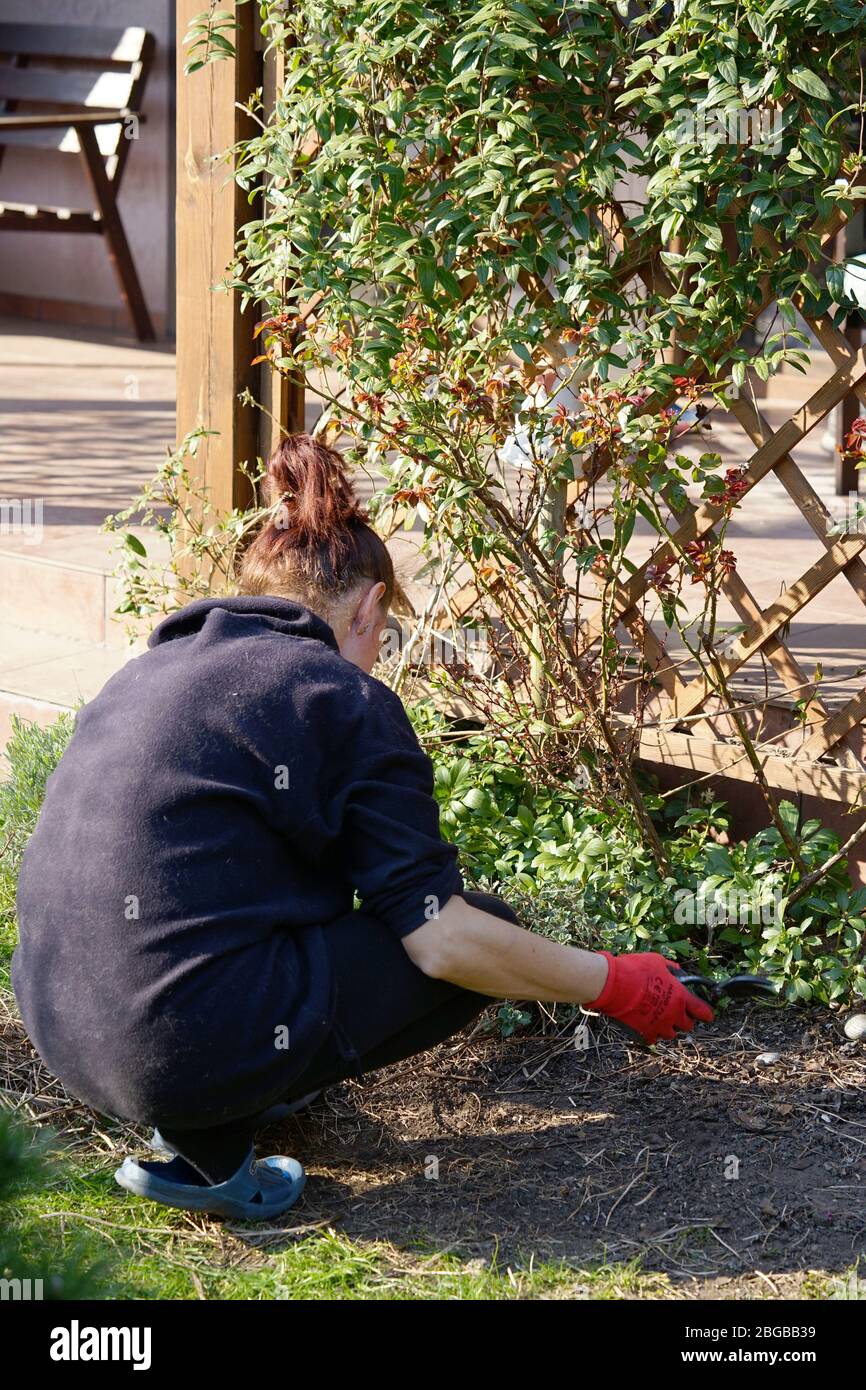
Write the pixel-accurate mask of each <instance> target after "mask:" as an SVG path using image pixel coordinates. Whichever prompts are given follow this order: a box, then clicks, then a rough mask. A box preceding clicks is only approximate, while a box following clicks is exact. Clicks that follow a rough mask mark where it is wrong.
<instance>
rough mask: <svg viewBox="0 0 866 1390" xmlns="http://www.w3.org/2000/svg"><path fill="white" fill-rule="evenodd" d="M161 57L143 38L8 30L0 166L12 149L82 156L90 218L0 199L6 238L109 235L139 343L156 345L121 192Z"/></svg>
mask: <svg viewBox="0 0 866 1390" xmlns="http://www.w3.org/2000/svg"><path fill="white" fill-rule="evenodd" d="M153 50H154V40H153V36H152V35H151V34H149V33H147V31H146V30H144V29H135V28H127V29H103V28H89V27H88V28H77V27H74V26H72V25H66V24H0V159H2V155H3V153H4V149H5V148H7V147H20V146H25V147H26V148H29V149H33V150H34V152H36V151H44V150H52V151H55V152H59V153H61V154H74V155H77V156H78V157H79V158H80V159H81V161H82V164H83V167H84V172H85V174H86V177H87V182H88V186H89V188H90V191H91V193H92V195H93V202H94V206H93V207H91V208H83V209H82V208H65V207H49V206H42V205H39V206H36V205H31V204H27V203H9V202H6V201H5V200H4V199H3V196H2V192H0V231H13V232H20V231H30V232H87V233H94V232H96V233H98V234H99V235H100V236H104V237H105V240H106V245H107V247H108V254H109V256H110V258H111V262H112V265H113V266H114V270H115V273H116V275H117V279H118V282H119V284H120V290H121V293H122V295H123V298H124V300H125V301H126V304H127V307H128V309H129V313H130V316H131V318H132V322H133V324H134V326H135V331H136V334H137V336H138V338H139V339H140V340H150V339H152V338H153V337H154V331H153V324H152V322H151V318H150V314H149V313H148V310H147V305H146V303H145V300H144V295H143V294H142V292H141V285H140V283H139V279H138V275H137V273H136V269H135V263H134V261H133V259H132V254H131V252H130V249H129V243H128V242H127V239H126V233H125V232H124V230H123V223H122V222H121V220H120V214H119V212H118V209H117V193H118V189H119V187H120V180H121V178H122V175H123V170H124V167H125V165H126V160H127V157H128V155H129V149H130V146H131V145H132V143H133V140H134V137H135V136H136V135H137V133H138V126H139V124H140V123H141V122H142V121H143V120H144V116H143V115H142V114H141V112H140V110H139V108H140V105H141V100H142V96H143V93H144V87H145V83H146V81H147V76H148V72H149V70H150V66H151V62H152V59H153ZM21 103H24V105H25V110H24V111H21V110H20V109H19V106H20V104H21ZM0 183H2V179H0Z"/></svg>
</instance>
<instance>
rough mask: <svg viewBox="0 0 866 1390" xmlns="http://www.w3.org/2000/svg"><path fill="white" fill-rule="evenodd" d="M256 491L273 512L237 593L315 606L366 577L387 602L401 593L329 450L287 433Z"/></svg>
mask: <svg viewBox="0 0 866 1390" xmlns="http://www.w3.org/2000/svg"><path fill="white" fill-rule="evenodd" d="M262 492H263V498H264V501H265V503H266V504H267V505H268V506H270V507H271V508H272V515H271V516H270V517H269V518H268V520H267V521H266V522H265V524H264V526H263V527H262V529H261V531H259V533H258V535H257V536H256V537H255V539H254V540H253V541H252V543H251V544H250V545H249V547H248V548H247V550H246V552H245V554H244V557H243V560H242V562H241V567H240V575H239V583H238V591H239V592H240V593H242V594H277V595H284V596H286V597H291V598H297V599H299V600H300V601H301V602H303V603H305V604H306V605H307V606H308V607H310V608H312V609H313V610H314V611H316V610H318V611H319V612H321V610H322V609H325V610H328V609H329V608H330V606H331V604H332V603H333V602H334V600H336V599H339V598H341V597H342V595H343V594H345V593H347V592H348V591H349V590H350V589H353V588H354V587H355V586H356V585H357V584H359V583H361V582H362V581H364V580H368V581H369V582H370V583H372V584H377V583H381V584H384V585H385V594H384V596H383V599H382V603H383V605H384V606H385V607H386V608H387V607H390V605H391V603H392V601H393V600H394V598H395V595H396V596H400V594H401V591H400V590H399V587H398V585H397V583H396V580H395V577H394V566H393V564H392V562H391V556H390V555H389V554H388V551H387V548H386V546H385V543H384V541H383V540H382V539H381V537H380V536H377V535H376V532H375V531H374V530H373V528H372V527H371V526H370V524H369V521H368V518H367V513H366V511H365V510H364V508H363V506H362V505H361V503H360V502H359V500H358V498H357V496H356V495H355V489H354V486H353V484H352V482H351V480H350V479H349V477H348V476H347V474H346V469H345V465H344V463H343V460H342V458H341V457H340V455H339V454H338V453H335V451H334V450H333V449H329V448H327V447H326V446H325V445H324V444H319V443H318V442H317V441H316V440H315V439H311V438H310V436H309V435H308V434H294V435H290V436H289V437H288V438H287V439H284V440H283V442H282V443H281V444H280V445H279V447H278V448H277V449H276V451H275V452H274V454H273V457H272V458H271V459H270V461H269V463H268V469H267V474H266V476H265V478H264V481H263V483H262Z"/></svg>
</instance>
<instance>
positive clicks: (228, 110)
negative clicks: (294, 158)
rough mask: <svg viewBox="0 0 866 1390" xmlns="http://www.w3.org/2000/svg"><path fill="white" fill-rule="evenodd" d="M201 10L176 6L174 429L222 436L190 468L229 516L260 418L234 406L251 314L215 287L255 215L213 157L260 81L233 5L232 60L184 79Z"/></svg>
mask: <svg viewBox="0 0 866 1390" xmlns="http://www.w3.org/2000/svg"><path fill="white" fill-rule="evenodd" d="M200 11H201V0H177V211H176V242H177V296H176V302H177V428H178V439H182V438H183V436H184V435H185V434H187V433H188V432H189V431H190V430H192V429H195V428H196V427H197V426H199V425H201V426H204V427H205V428H206V429H210V430H218V431H219V434H218V436H217V437H215V438H212V439H208V440H206V441H205V442H204V444H203V445H202V447H201V449H200V450H199V453H198V454H197V456H196V460H195V462H196V468H197V470H198V475H199V481H200V482H201V483H202V484H203V485H204V486H206V487H207V489H208V495H209V498H210V500H211V503H212V505H213V506H214V507H216V508H217V509H218V510H219V511H228V510H230V509H231V508H232V507H233V506H245V505H247V504H248V503H249V502H250V501H251V498H250V489H249V485H248V483H247V482H246V480H245V479H244V477H243V475H242V474H241V473H240V472H239V469H238V465H239V464H240V463H242V462H244V461H247V460H249V461H250V462H252V461H254V459H255V458H256V455H257V453H258V419H257V416H258V412H257V411H256V409H255V407H253V406H244V405H241V403H240V402H239V400H238V395H239V393H240V392H242V391H243V390H244V389H245V388H248V389H249V390H250V391H251V392H252V393H253V395H255V392H256V386H257V373H256V370H255V368H253V367H251V366H250V363H251V361H252V358H253V357H254V356H255V355H256V352H257V347H256V344H255V343H254V341H253V336H252V335H253V330H254V327H255V320H256V314H255V310H254V308H253V307H252V306H251V307H250V308H249V309H248V310H247V311H246V312H245V313H241V309H240V300H239V296H238V295H236V294H233V293H231V294H230V293H226V292H225V291H220V290H215V289H214V286H215V285H218V284H219V283H220V281H221V280H222V279H223V276H224V274H225V270H226V267H227V266H228V264H229V262H230V261H231V258H232V255H233V252H234V246H235V237H236V234H237V230H238V228H239V227H240V226H241V225H242V224H243V223H244V222H246V221H249V220H250V219H251V217H252V216H253V212H252V209H251V208H250V206H249V204H248V203H247V201H246V197H245V195H244V193H243V192H242V190H241V189H239V188H238V186H237V184H236V183H235V182H234V181H233V179H232V171H231V168H230V166H229V165H227V164H226V163H224V162H222V161H215V158H214V157H215V156H218V155H220V154H222V153H223V151H225V150H227V149H228V148H229V147H230V146H232V145H233V144H235V142H236V141H238V140H242V139H245V138H247V137H248V136H249V135H250V134H251V133H252V130H253V129H254V126H253V123H252V122H251V121H250V119H249V117H246V116H244V115H243V114H242V112H240V111H239V110H238V109H237V105H236V103H238V102H246V101H247V99H248V98H249V96H250V94H251V93H252V92H253V91H254V90H255V89H256V87H258V86H259V85H260V84H261V54H260V53H257V52H256V36H257V33H258V31H259V17H258V9H257V6H255V5H249V4H247V5H238V6H237V7H236V18H237V29H236V31H235V34H234V43H235V47H236V57H235V58H233V59H232V58H222V59H220V60H218V61H216V62H213V63H209V64H208V65H207V66H206V67H204V68H202V69H200V70H199V71H198V72H194V73H192V74H191V75H190V76H189V77H187V76H186V75H185V74H184V71H183V68H184V62H185V60H186V45H185V44H184V36H185V35H186V33H187V30H188V28H189V25H190V22H191V20H192V19H193V18H194V17H195V16H196V15H198V14H199V13H200Z"/></svg>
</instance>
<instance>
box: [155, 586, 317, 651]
mask: <svg viewBox="0 0 866 1390" xmlns="http://www.w3.org/2000/svg"><path fill="white" fill-rule="evenodd" d="M223 614H229V615H238V616H239V617H241V618H245V619H248V620H249V623H250V635H251V636H252V635H254V634H255V630H256V628H258V629H259V630H261V629H262V628H265V629H267V630H269V631H271V632H282V633H284V634H285V635H286V636H287V637H306V638H309V639H311V640H312V641H318V642H324V643H326V645H327V646H329V647H332V648H333V649H334V651H338V650H339V648H338V646H337V639H336V637H335V636H334V633H333V630H332V629H331V628H330V627H329V626H328V624H327V623H326V622H325V620H324V618H320V617H318V615H317V614H315V613H313V612H312V611H311V610H310V609H309V608H305V607H304V606H303V604H300V603H293V602H292V600H291V599H286V598H276V597H274V596H273V595H271V594H243V595H240V596H238V597H234V598H200V599H196V600H195V602H194V603H188V604H187V605H186V607H185V608H180V609H178V611H177V612H176V613H171V614H169V616H168V617H167V618H165V619H163V621H162V622H161V623H160V624H159V626H158V627H156V628H154V630H153V632H152V633H151V634H150V637H149V638H148V639H147V645H148V646H149V647H160V646H162V645H163V644H164V643H165V642H171V641H173V640H174V639H175V638H176V637H194V636H196V634H197V633H200V632H202V631H203V630H204V629H205V627H206V626H207V625H210V627H212V628H216V627H217V626H219V625H220V623H221V620H222V615H223Z"/></svg>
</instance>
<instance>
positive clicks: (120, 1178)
mask: <svg viewBox="0 0 866 1390" xmlns="http://www.w3.org/2000/svg"><path fill="white" fill-rule="evenodd" d="M179 1163H180V1164H182V1160H176V1159H174V1160H172V1161H171V1162H170V1163H160V1162H150V1161H147V1160H140V1159H137V1158H125V1159H124V1160H123V1163H122V1165H121V1166H120V1168H118V1170H117V1172H116V1173H115V1175H114V1180H115V1182H117V1183H119V1184H120V1186H121V1187H123V1188H125V1189H126V1191H127V1192H132V1193H133V1194H134V1195H135V1196H136V1197H148V1198H150V1200H151V1201H152V1202H162V1204H163V1205H164V1206H168V1207H183V1209H184V1210H185V1211H200V1212H204V1213H206V1214H207V1215H208V1216H221V1217H223V1218H225V1219H226V1220H230V1221H272V1220H273V1219H274V1218H275V1217H278V1216H282V1214H283V1212H285V1211H288V1209H289V1207H291V1206H293V1205H294V1203H295V1202H296V1201H297V1200H298V1198H299V1197H300V1195H301V1193H302V1192H303V1190H304V1183H305V1182H306V1173H305V1172H304V1170H303V1168H302V1166H301V1164H300V1163H299V1162H298V1160H297V1159H296V1158H283V1157H280V1156H279V1155H274V1156H273V1157H271V1158H259V1159H256V1158H254V1157H253V1150H252V1148H250V1152H249V1154H248V1156H247V1158H246V1159H245V1160H244V1162H243V1163H242V1164H241V1166H240V1168H239V1169H238V1171H237V1172H236V1173H235V1174H234V1175H233V1176H232V1177H231V1178H229V1179H228V1181H227V1182H221V1183H214V1184H212V1185H211V1184H205V1183H202V1184H196V1183H190V1182H184V1181H183V1180H182V1179H180V1178H178V1177H177V1176H176V1172H177V1165H178V1164H179ZM182 1166H183V1167H186V1165H185V1164H184V1165H182Z"/></svg>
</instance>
